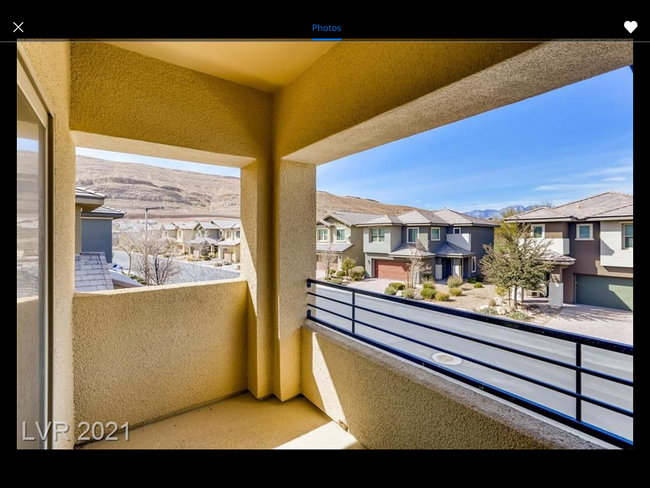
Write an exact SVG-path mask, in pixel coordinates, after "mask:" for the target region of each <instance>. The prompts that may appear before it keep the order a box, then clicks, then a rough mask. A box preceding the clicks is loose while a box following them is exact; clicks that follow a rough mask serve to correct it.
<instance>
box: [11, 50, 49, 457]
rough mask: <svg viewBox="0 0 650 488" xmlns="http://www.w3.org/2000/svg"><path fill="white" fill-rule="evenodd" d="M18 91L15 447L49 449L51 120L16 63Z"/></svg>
mask: <svg viewBox="0 0 650 488" xmlns="http://www.w3.org/2000/svg"><path fill="white" fill-rule="evenodd" d="M17 73H18V76H17V92H16V101H17V107H16V134H17V141H16V142H17V149H16V173H17V181H16V195H17V200H16V208H17V215H16V222H17V223H16V237H17V242H16V252H17V268H18V269H17V271H18V273H17V275H18V277H17V282H16V288H17V295H18V297H17V306H16V307H17V314H16V315H17V324H16V330H17V334H16V335H17V343H16V361H17V368H16V369H17V419H16V420H17V447H18V448H20V449H38V448H45V447H47V442H46V440H45V439H44V434H45V433H46V432H47V422H48V421H49V415H48V410H49V407H48V406H49V401H48V395H49V374H48V373H49V370H50V368H49V366H48V358H49V354H48V347H49V343H50V341H49V334H48V331H49V322H50V320H49V316H50V314H49V302H50V300H49V299H48V294H49V290H50V287H49V276H50V273H49V272H48V261H49V259H48V254H49V247H48V244H49V242H50V240H49V238H48V218H47V208H48V205H47V202H48V196H49V189H48V181H49V178H48V176H47V175H48V168H49V166H48V164H47V161H48V152H49V151H48V127H49V125H50V116H49V114H48V113H47V111H46V110H45V107H44V105H43V103H42V101H41V99H40V97H39V96H38V93H37V91H36V89H35V87H34V84H33V83H32V81H31V78H30V77H29V76H28V74H27V70H26V69H25V67H24V66H23V64H22V62H21V60H20V59H18V71H17Z"/></svg>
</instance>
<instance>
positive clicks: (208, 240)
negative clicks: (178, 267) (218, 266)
mask: <svg viewBox="0 0 650 488" xmlns="http://www.w3.org/2000/svg"><path fill="white" fill-rule="evenodd" d="M220 240H221V228H220V227H219V226H218V225H217V224H215V223H214V222H199V225H198V227H197V228H196V237H194V239H192V240H191V241H189V245H190V252H192V253H194V254H196V255H200V254H209V253H215V252H216V251H217V245H218V244H219V241H220Z"/></svg>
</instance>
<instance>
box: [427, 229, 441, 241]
mask: <svg viewBox="0 0 650 488" xmlns="http://www.w3.org/2000/svg"><path fill="white" fill-rule="evenodd" d="M434 229H436V230H437V231H438V238H437V239H434V238H433V230H434ZM429 237H430V240H432V241H439V240H440V227H431V233H430V234H429Z"/></svg>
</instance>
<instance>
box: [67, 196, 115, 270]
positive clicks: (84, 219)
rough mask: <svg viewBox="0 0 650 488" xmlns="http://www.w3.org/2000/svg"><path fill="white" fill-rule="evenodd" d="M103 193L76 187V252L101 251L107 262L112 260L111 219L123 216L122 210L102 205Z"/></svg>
mask: <svg viewBox="0 0 650 488" xmlns="http://www.w3.org/2000/svg"><path fill="white" fill-rule="evenodd" d="M105 198H106V196H105V195H102V194H101V193H97V192H95V191H92V190H88V189H86V188H81V187H77V188H76V191H75V207H76V223H75V225H76V230H77V237H76V243H75V244H76V245H75V248H76V254H79V253H82V252H83V253H86V252H103V253H104V256H105V257H106V261H107V262H108V263H110V262H112V260H113V220H115V219H121V218H123V217H124V215H125V214H124V212H121V211H120V210H116V209H114V208H111V207H109V206H107V205H104V199H105Z"/></svg>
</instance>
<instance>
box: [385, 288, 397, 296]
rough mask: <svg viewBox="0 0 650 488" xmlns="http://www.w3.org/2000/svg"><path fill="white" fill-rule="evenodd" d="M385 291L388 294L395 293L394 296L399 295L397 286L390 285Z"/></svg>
mask: <svg viewBox="0 0 650 488" xmlns="http://www.w3.org/2000/svg"><path fill="white" fill-rule="evenodd" d="M384 293H385V294H386V295H393V296H394V295H397V290H396V289H395V288H393V287H392V286H389V287H388V288H386V289H385V290H384Z"/></svg>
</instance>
